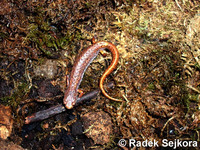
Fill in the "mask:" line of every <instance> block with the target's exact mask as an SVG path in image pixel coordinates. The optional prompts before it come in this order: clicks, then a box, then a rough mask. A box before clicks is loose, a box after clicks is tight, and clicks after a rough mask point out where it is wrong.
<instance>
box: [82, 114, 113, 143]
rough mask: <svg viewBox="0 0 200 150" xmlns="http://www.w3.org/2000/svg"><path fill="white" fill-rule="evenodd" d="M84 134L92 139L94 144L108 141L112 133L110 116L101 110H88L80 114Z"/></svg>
mask: <svg viewBox="0 0 200 150" xmlns="http://www.w3.org/2000/svg"><path fill="white" fill-rule="evenodd" d="M82 121H83V127H84V130H85V135H86V136H87V137H88V138H91V139H93V141H94V143H95V144H102V145H103V144H105V143H108V142H110V136H111V134H112V121H111V117H110V116H109V115H108V114H107V113H105V112H103V111H98V112H88V113H86V114H84V115H83V116H82Z"/></svg>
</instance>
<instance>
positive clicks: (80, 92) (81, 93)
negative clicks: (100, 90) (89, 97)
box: [78, 89, 84, 98]
mask: <svg viewBox="0 0 200 150" xmlns="http://www.w3.org/2000/svg"><path fill="white" fill-rule="evenodd" d="M78 93H79V95H78V97H79V98H80V97H82V96H83V94H84V92H83V90H81V89H78Z"/></svg>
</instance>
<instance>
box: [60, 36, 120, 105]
mask: <svg viewBox="0 0 200 150" xmlns="http://www.w3.org/2000/svg"><path fill="white" fill-rule="evenodd" d="M102 49H108V50H109V51H110V52H111V53H112V61H111V64H110V65H109V67H108V68H107V69H106V70H105V72H104V73H103V75H102V76H101V78H100V82H99V87H100V90H101V92H102V93H103V95H104V96H106V97H107V98H109V99H110V100H114V101H122V100H119V99H116V98H113V97H111V96H109V95H108V94H107V93H106V91H105V90H104V87H103V83H104V80H105V79H106V77H107V76H109V74H110V73H111V72H112V71H113V70H114V69H115V68H116V67H117V63H118V60H119V52H118V50H117V48H116V47H115V45H113V44H112V43H110V42H106V41H99V42H94V40H93V44H92V45H91V46H89V47H88V48H86V49H84V50H83V51H82V52H81V53H80V54H79V55H78V56H77V57H76V59H75V63H74V65H73V68H72V71H71V73H70V76H69V78H68V87H67V89H66V91H65V93H64V99H63V103H64V105H65V107H66V108H67V109H71V108H73V106H74V105H75V103H76V101H77V99H78V98H79V97H78V88H79V85H80V83H81V81H82V79H83V75H84V73H85V71H86V69H87V68H88V66H89V65H90V63H91V62H92V61H93V59H94V58H95V57H96V56H97V55H98V53H99V52H100V50H102Z"/></svg>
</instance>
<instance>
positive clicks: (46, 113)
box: [25, 82, 114, 124]
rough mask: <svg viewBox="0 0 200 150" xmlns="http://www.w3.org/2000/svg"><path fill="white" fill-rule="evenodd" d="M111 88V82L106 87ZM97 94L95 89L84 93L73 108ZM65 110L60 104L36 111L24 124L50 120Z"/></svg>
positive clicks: (97, 90)
mask: <svg viewBox="0 0 200 150" xmlns="http://www.w3.org/2000/svg"><path fill="white" fill-rule="evenodd" d="M113 86H114V83H112V82H111V83H109V84H108V85H107V87H108V88H111V87H113ZM99 92H100V89H95V90H93V91H91V92H88V93H86V94H85V95H83V96H82V97H81V98H79V99H78V100H77V101H76V104H75V106H78V105H80V104H82V103H83V102H85V101H88V100H91V99H93V98H95V97H96V96H97V95H98V93H99ZM66 110H67V109H66V108H65V107H64V106H63V105H62V104H59V105H56V106H53V107H50V108H48V109H46V110H42V111H38V112H36V113H34V114H32V115H30V116H27V117H26V118H25V124H30V123H32V122H36V121H41V120H44V119H47V118H50V117H52V116H54V115H57V114H59V113H62V112H64V111H66Z"/></svg>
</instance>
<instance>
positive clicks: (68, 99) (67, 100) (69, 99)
mask: <svg viewBox="0 0 200 150" xmlns="http://www.w3.org/2000/svg"><path fill="white" fill-rule="evenodd" d="M63 103H64V105H65V107H66V108H67V109H72V108H73V107H74V105H75V103H76V98H74V97H73V96H72V95H71V94H69V95H65V97H64V99H63Z"/></svg>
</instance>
